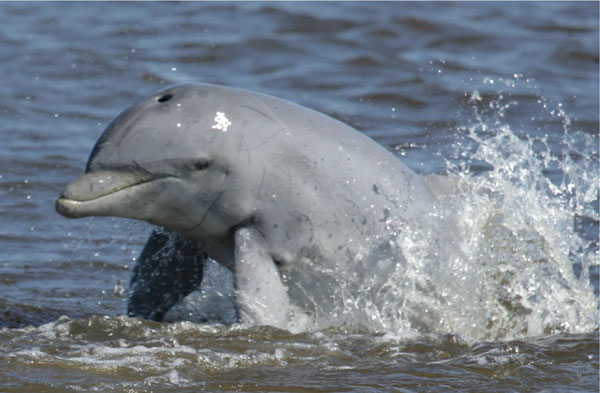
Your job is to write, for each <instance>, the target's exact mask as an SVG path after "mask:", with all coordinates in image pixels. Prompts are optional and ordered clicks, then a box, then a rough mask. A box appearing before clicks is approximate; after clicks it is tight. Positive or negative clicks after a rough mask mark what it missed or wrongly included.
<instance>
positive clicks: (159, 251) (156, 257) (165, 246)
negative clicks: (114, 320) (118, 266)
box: [127, 228, 206, 321]
mask: <svg viewBox="0 0 600 393" xmlns="http://www.w3.org/2000/svg"><path fill="white" fill-rule="evenodd" d="M205 259H206V254H205V253H204V252H202V249H201V247H200V246H199V245H198V243H197V242H194V241H191V240H188V239H185V238H184V237H183V236H181V235H179V234H178V233H176V232H172V231H170V230H168V229H165V228H158V229H155V230H154V231H153V232H152V234H151V235H150V238H149V239H148V241H147V242H146V245H145V246H144V249H143V250H142V253H141V254H140V257H139V258H138V262H137V264H136V265H135V267H134V269H133V276H132V277H131V283H130V290H129V302H128V304H127V315H129V316H130V317H141V318H146V319H152V320H154V321H161V320H162V319H163V317H164V315H165V313H166V312H167V311H168V310H169V309H170V308H171V307H172V306H173V305H175V303H177V302H178V301H179V300H181V299H183V298H184V297H185V296H187V295H188V294H189V293H190V292H192V291H193V290H195V289H197V288H199V287H200V283H201V282H202V269H203V266H204V260H205Z"/></svg>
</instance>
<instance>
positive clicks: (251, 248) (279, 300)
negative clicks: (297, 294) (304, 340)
mask: <svg viewBox="0 0 600 393" xmlns="http://www.w3.org/2000/svg"><path fill="white" fill-rule="evenodd" d="M234 258H235V287H236V288H235V289H236V300H235V302H236V306H237V309H238V315H239V317H240V321H241V322H243V323H249V324H253V325H271V326H275V327H280V328H285V327H286V326H287V321H288V312H289V300H288V294H287V291H286V289H285V287H284V285H283V282H282V281H281V277H280V276H279V271H278V269H277V266H275V262H274V261H273V259H272V258H271V256H270V255H269V254H268V253H267V252H266V247H265V243H264V239H263V238H262V235H261V234H260V233H259V232H258V231H256V230H255V229H252V228H240V229H238V230H237V231H236V232H235V252H234Z"/></svg>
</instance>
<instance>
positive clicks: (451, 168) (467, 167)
mask: <svg viewBox="0 0 600 393" xmlns="http://www.w3.org/2000/svg"><path fill="white" fill-rule="evenodd" d="M504 82H505V85H506V86H509V87H514V86H515V84H516V83H518V82H519V80H518V78H516V79H512V80H505V81H504ZM484 83H485V81H484ZM528 83H530V82H529V81H528ZM535 102H536V104H537V113H535V116H536V117H537V120H538V121H539V120H540V119H541V120H542V123H543V124H545V125H546V126H545V127H537V128H535V129H530V128H529V127H530V126H531V125H527V124H525V125H523V126H518V127H519V129H513V128H515V126H514V125H511V123H509V121H508V120H507V118H508V117H509V115H510V111H511V110H512V109H513V108H514V109H522V108H519V107H520V106H521V105H522V104H521V103H520V102H518V101H516V100H515V99H513V98H512V96H511V95H510V94H506V93H504V92H498V93H496V94H491V95H488V96H487V97H486V98H482V95H481V94H480V93H479V91H478V90H474V91H473V92H472V93H471V94H469V95H467V103H466V107H467V108H468V113H469V114H468V117H467V119H468V120H466V121H465V122H466V123H467V124H466V125H465V126H463V127H460V128H458V129H456V130H455V131H456V132H457V137H458V140H457V142H456V143H455V146H454V147H455V151H454V154H453V155H452V157H451V158H450V159H449V160H448V162H447V168H448V173H449V175H448V176H446V177H443V178H441V177H433V178H431V179H430V184H431V187H432V188H433V189H434V191H436V192H437V193H438V194H439V195H438V198H437V205H436V206H435V207H434V209H433V211H432V213H431V214H432V216H435V217H436V219H437V220H438V223H441V226H442V228H441V229H438V230H436V229H435V228H429V227H425V228H422V227H414V228H410V230H409V231H405V233H409V235H407V236H404V237H403V238H397V239H396V242H397V244H398V245H399V246H400V248H401V249H402V252H403V254H404V256H405V258H406V261H405V263H401V264H398V268H397V269H396V271H395V272H394V273H393V274H392V275H390V276H389V278H388V280H387V281H386V282H385V284H384V285H383V287H382V288H384V291H383V292H382V291H379V292H378V295H380V296H379V297H377V298H373V299H361V300H362V301H363V303H364V304H363V305H362V309H363V310H370V311H368V317H370V319H371V320H372V323H371V324H370V327H371V328H373V329H376V330H383V331H385V332H387V333H396V334H401V335H402V334H405V333H407V332H415V333H422V332H431V333H437V334H445V333H452V334H459V335H463V336H467V337H472V338H477V339H484V340H496V339H513V338H519V337H525V336H536V335H545V334H554V333H561V332H569V333H578V332H589V331H592V330H594V329H595V328H597V326H598V320H597V312H598V297H597V291H598V288H597V287H598V276H597V272H598V210H597V207H598V188H597V187H598V184H599V179H598V148H597V146H598V140H597V137H596V136H593V135H590V134H586V133H584V132H581V131H575V130H573V129H572V121H571V119H570V118H569V116H568V115H567V114H566V113H565V110H564V108H563V105H562V104H560V103H558V104H555V105H554V104H552V103H551V102H550V100H548V99H545V98H539V99H537V100H536V101H535ZM523 105H526V104H523ZM534 109H535V108H534ZM528 110H531V108H530V107H528ZM538 124H539V122H538ZM556 125H558V129H549V128H550V126H556ZM441 232H444V233H441ZM444 234H449V235H448V236H451V237H453V238H454V240H451V241H443V239H442V240H440V239H441V236H442V237H443V236H444ZM594 292H596V293H594ZM368 317H367V318H364V319H366V320H368V319H369V318H368Z"/></svg>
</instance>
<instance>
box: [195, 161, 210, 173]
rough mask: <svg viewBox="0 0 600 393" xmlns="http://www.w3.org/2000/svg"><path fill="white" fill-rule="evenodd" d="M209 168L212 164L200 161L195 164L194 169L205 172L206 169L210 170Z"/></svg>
mask: <svg viewBox="0 0 600 393" xmlns="http://www.w3.org/2000/svg"><path fill="white" fill-rule="evenodd" d="M209 166H210V162H208V161H198V162H195V163H194V169H195V170H197V171H203V170H205V169H208V167H209Z"/></svg>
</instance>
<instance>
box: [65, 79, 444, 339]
mask: <svg viewBox="0 0 600 393" xmlns="http://www.w3.org/2000/svg"><path fill="white" fill-rule="evenodd" d="M433 200H434V197H433V195H432V193H431V191H430V190H429V188H428V187H427V185H426V184H425V183H424V182H423V180H422V179H421V178H420V177H419V176H418V175H416V174H415V173H414V172H413V171H411V170H410V169H409V168H408V167H406V166H405V165H404V164H403V163H402V162H401V161H400V160H399V159H398V158H397V157H396V156H395V155H394V154H392V153H391V152H389V151H388V150H386V149H385V148H384V147H383V146H381V145H379V144H378V143H376V142H375V141H373V140H372V139H370V138H369V137H367V136H366V135H364V134H362V133H360V132H358V131H356V130H355V129H353V128H351V127H349V126H347V125H345V124H343V123H342V122H340V121H337V120H335V119H333V118H331V117H328V116H326V115H323V114H321V113H318V112H316V111H314V110H311V109H308V108H305V107H302V106H299V105H296V104H294V103H291V102H289V101H286V100H283V99H279V98H276V97H272V96H269V95H265V94H259V93H255V92H250V91H245V90H239V89H234V88H229V87H222V86H217V85H210V84H199V83H186V84H180V85H176V86H172V87H168V88H166V89H163V90H161V91H159V92H157V93H154V94H151V95H150V96H148V97H145V98H143V99H140V100H139V101H137V102H136V103H134V104H133V105H132V106H130V107H129V108H127V109H125V110H124V111H123V112H122V113H121V114H120V115H118V116H117V117H116V118H115V119H114V120H113V121H112V122H111V123H110V124H109V125H108V127H107V128H106V130H105V131H104V133H103V134H102V135H101V136H100V139H99V140H98V141H97V142H96V144H95V146H94V148H93V149H92V152H91V154H90V157H89V160H88V162H87V165H86V168H85V174H84V175H83V176H82V177H80V178H79V179H77V180H75V181H74V182H73V183H71V184H69V185H68V186H67V187H66V188H65V190H64V191H63V193H62V195H60V197H59V198H58V200H57V201H56V210H57V211H58V212H59V213H60V214H62V215H64V216H66V217H70V218H80V217H88V216H119V217H127V218H133V219H137V220H143V221H146V222H149V223H151V224H154V225H156V226H157V228H156V230H155V231H153V233H152V234H151V235H150V238H149V240H148V242H147V243H146V245H145V247H144V249H143V250H142V253H141V255H140V258H139V259H138V262H137V265H136V266H135V268H134V273H133V277H132V281H131V289H130V298H129V303H128V314H129V315H130V316H136V317H142V318H148V319H153V320H162V319H163V318H164V315H165V313H166V312H167V311H168V310H169V309H170V308H171V307H172V306H173V305H174V304H176V303H177V302H178V301H180V300H181V299H182V298H184V297H185V296H186V295H188V294H189V293H190V292H191V291H193V290H195V289H197V288H198V287H199V286H200V283H201V281H202V266H203V264H204V262H205V261H206V260H207V258H211V259H213V260H215V261H217V262H218V263H220V264H222V265H223V266H225V267H226V268H228V269H230V270H231V271H232V272H233V274H234V284H235V300H234V301H235V306H236V308H237V312H238V315H239V319H240V321H241V322H243V323H248V324H261V325H272V326H276V327H284V328H285V327H286V326H288V324H289V320H290V313H291V311H290V310H291V306H292V305H296V306H298V307H300V308H306V309H307V310H310V309H311V307H312V309H313V311H314V308H315V305H314V303H315V299H319V300H318V302H333V303H335V302H336V301H339V299H337V300H336V299H335V294H336V292H335V290H334V289H332V288H334V287H335V286H336V285H338V286H339V285H346V284H348V286H347V287H345V288H352V286H351V284H353V283H354V284H357V283H360V282H361V281H363V280H365V278H368V277H371V276H376V275H380V274H386V273H385V271H380V270H378V267H377V261H378V259H380V255H381V253H382V252H383V253H385V252H389V243H390V242H389V239H390V236H391V234H393V235H394V236H402V233H403V232H402V231H403V228H404V227H405V226H406V225H409V224H410V225H413V224H415V223H418V222H419V221H420V220H423V217H425V216H426V215H427V212H428V209H429V206H430V205H431V204H432V203H433ZM385 250H388V251H385ZM393 252H395V253H401V250H394V251H393ZM319 291H320V292H322V293H323V295H322V296H321V297H318V298H317V297H314V296H312V295H313V293H316V292H319ZM316 307H319V305H317V306H316ZM323 309H326V307H325V308H323ZM307 312H309V313H310V312H311V311H307Z"/></svg>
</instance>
